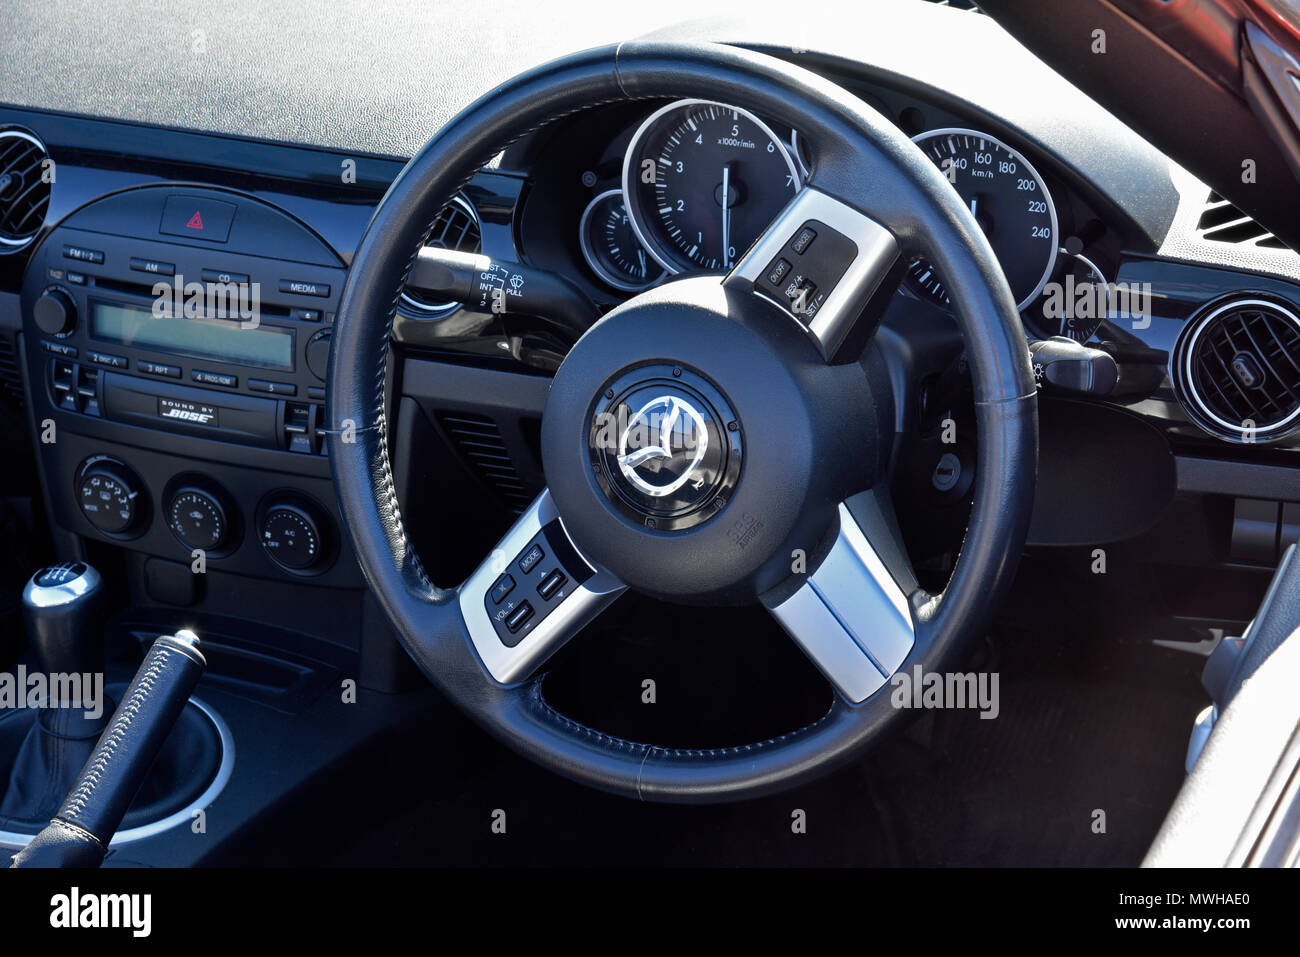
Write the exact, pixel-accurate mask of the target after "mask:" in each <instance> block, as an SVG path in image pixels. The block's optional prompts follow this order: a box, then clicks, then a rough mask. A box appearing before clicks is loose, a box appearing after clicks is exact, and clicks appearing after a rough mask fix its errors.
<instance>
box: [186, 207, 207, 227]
mask: <svg viewBox="0 0 1300 957" xmlns="http://www.w3.org/2000/svg"><path fill="white" fill-rule="evenodd" d="M185 228H186V229H202V228H203V214H202V213H200V212H199V211H198V210H197V209H196V210H195V211H194V215H193V216H191V217H190V221H189V222H188V223H186V224H185Z"/></svg>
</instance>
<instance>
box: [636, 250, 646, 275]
mask: <svg viewBox="0 0 1300 957" xmlns="http://www.w3.org/2000/svg"><path fill="white" fill-rule="evenodd" d="M636 261H637V262H638V263H640V264H641V278H642V279H644V278H645V250H642V249H638V250H637V251H636Z"/></svg>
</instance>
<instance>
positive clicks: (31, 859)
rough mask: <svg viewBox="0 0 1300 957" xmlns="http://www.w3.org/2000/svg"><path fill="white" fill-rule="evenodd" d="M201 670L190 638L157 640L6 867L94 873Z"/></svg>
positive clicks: (202, 662)
mask: <svg viewBox="0 0 1300 957" xmlns="http://www.w3.org/2000/svg"><path fill="white" fill-rule="evenodd" d="M206 666H207V662H206V661H205V660H204V658H203V654H202V653H201V652H200V651H199V639H198V636H196V635H195V634H194V632H192V631H178V632H176V634H174V635H163V636H162V637H160V638H157V639H156V640H155V641H154V643H153V645H151V646H150V648H149V653H148V654H146V655H145V658H144V661H143V662H142V663H141V665H140V669H139V670H138V671H137V672H136V674H135V677H134V678H133V679H132V680H131V685H130V687H128V688H127V689H126V693H125V694H124V695H123V696H122V703H121V704H119V705H118V706H117V710H116V711H115V712H113V717H112V719H111V720H110V721H109V723H108V727H107V728H106V729H105V730H104V733H103V735H102V736H101V737H100V739H99V744H98V745H96V746H95V750H94V751H93V752H91V755H90V760H88V761H87V762H86V766H85V767H84V768H82V769H81V774H80V776H79V777H78V778H77V783H76V784H75V785H74V786H73V788H72V792H71V793H70V794H69V795H68V797H67V800H65V801H64V802H63V806H62V807H60V808H59V811H58V813H57V814H55V815H54V819H53V820H51V821H50V823H49V824H48V825H46V827H45V829H44V830H42V831H41V832H40V833H39V834H37V835H36V836H35V837H34V838H32V842H31V843H30V844H28V845H27V846H26V847H25V848H23V849H22V850H21V851H19V852H18V854H17V855H15V856H14V859H13V863H12V864H11V865H10V866H11V867H98V866H99V865H100V863H101V862H102V861H103V860H104V855H105V854H106V853H107V851H108V844H109V842H110V841H111V840H112V839H113V835H114V834H115V833H116V832H117V829H118V827H119V826H120V825H121V823H122V818H123V817H124V816H125V815H126V812H127V809H128V808H129V807H130V806H131V802H132V801H133V800H134V799H135V795H136V792H137V791H139V790H140V785H141V784H143V783H144V779H145V777H146V776H147V775H148V773H149V769H150V767H151V766H152V765H153V762H154V759H155V758H156V757H157V756H158V751H159V750H160V749H161V748H162V745H163V742H164V741H165V740H166V739H167V735H169V734H170V733H171V731H172V728H173V727H175V725H176V719H177V718H179V717H180V714H181V712H182V711H183V710H184V708H185V704H186V702H188V701H189V699H190V694H191V692H193V691H194V686H195V685H197V684H198V681H199V678H200V677H201V676H202V674H203V669H204V668H205V667H206Z"/></svg>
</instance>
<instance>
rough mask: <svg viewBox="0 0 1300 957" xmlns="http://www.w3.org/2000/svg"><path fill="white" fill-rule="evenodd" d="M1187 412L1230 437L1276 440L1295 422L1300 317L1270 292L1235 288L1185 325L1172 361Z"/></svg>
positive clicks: (1299, 398) (1298, 415)
mask: <svg viewBox="0 0 1300 957" xmlns="http://www.w3.org/2000/svg"><path fill="white" fill-rule="evenodd" d="M1170 373H1171V377H1172V379H1173V382H1174V389H1175V391H1176V392H1177V394H1178V397H1179V399H1180V400H1181V401H1182V403H1183V405H1184V407H1185V408H1186V409H1187V412H1188V414H1189V415H1190V416H1191V417H1192V419H1194V420H1195V421H1196V423H1197V424H1198V425H1199V426H1201V428H1203V429H1205V430H1206V431H1207V432H1209V433H1210V434H1211V435H1214V436H1217V437H1218V438H1221V439H1224V440H1225V441H1228V442H1240V443H1243V444H1249V443H1253V442H1276V441H1277V440H1279V439H1283V438H1286V437H1287V436H1289V435H1291V434H1292V433H1293V432H1295V431H1296V430H1297V429H1300V317H1298V316H1297V315H1296V313H1295V312H1294V311H1293V309H1292V308H1291V307H1290V306H1287V305H1283V304H1282V303H1280V302H1279V301H1277V300H1276V299H1273V298H1271V297H1264V296H1257V295H1254V294H1251V295H1250V296H1242V295H1234V296H1233V297H1232V298H1230V299H1228V300H1220V301H1218V302H1216V303H1211V304H1210V305H1209V306H1207V307H1206V308H1205V309H1204V310H1203V311H1202V312H1201V314H1200V315H1198V316H1195V317H1193V318H1192V320H1191V321H1190V322H1189V323H1188V324H1187V327H1186V328H1185V329H1184V330H1183V333H1182V336H1181V337H1180V338H1179V340H1178V344H1177V346H1176V347H1175V348H1174V354H1173V358H1172V359H1171V361H1170Z"/></svg>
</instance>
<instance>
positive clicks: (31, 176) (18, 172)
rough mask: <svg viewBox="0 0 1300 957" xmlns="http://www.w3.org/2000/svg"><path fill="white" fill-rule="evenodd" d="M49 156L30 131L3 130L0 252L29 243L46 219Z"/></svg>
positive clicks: (0, 136) (0, 141) (0, 138)
mask: <svg viewBox="0 0 1300 957" xmlns="http://www.w3.org/2000/svg"><path fill="white" fill-rule="evenodd" d="M48 158H49V154H48V153H46V151H45V147H44V146H43V145H41V141H40V140H38V139H37V138H36V137H34V136H32V135H31V134H30V133H24V132H23V131H22V130H0V253H5V252H13V251H14V250H17V249H21V248H22V247H24V246H26V245H27V244H28V243H30V242H31V241H32V239H34V238H35V236H36V233H37V232H38V231H39V230H40V228H41V224H42V223H43V222H45V213H46V210H47V209H49V206H50V184H49V183H48V182H46V178H45V177H44V176H42V175H41V174H42V173H44V172H45V161H46V159H48Z"/></svg>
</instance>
